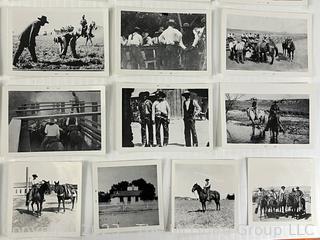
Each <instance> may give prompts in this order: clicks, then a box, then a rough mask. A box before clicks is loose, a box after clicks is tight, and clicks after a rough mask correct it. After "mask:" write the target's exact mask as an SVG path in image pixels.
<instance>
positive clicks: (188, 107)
mask: <svg viewBox="0 0 320 240" xmlns="http://www.w3.org/2000/svg"><path fill="white" fill-rule="evenodd" d="M190 95H191V93H190V91H188V90H186V91H184V92H183V93H182V96H183V97H184V98H185V100H184V101H183V122H184V137H185V141H186V146H187V147H191V146H192V145H193V146H194V147H198V137H197V131H196V127H195V122H196V120H195V117H196V116H197V115H198V114H199V113H200V112H201V107H200V106H199V104H198V102H197V101H196V100H194V99H191V98H190ZM191 137H192V144H191Z"/></svg>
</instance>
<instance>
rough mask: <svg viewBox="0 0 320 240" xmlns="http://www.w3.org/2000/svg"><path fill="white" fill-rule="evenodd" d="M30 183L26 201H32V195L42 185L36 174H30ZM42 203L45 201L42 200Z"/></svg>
mask: <svg viewBox="0 0 320 240" xmlns="http://www.w3.org/2000/svg"><path fill="white" fill-rule="evenodd" d="M30 182H31V188H30V190H29V192H28V194H27V196H28V201H31V200H32V197H33V195H34V194H36V192H37V191H38V189H39V187H40V186H41V184H42V181H39V179H38V175H37V174H32V179H31V181H30ZM43 201H45V199H43Z"/></svg>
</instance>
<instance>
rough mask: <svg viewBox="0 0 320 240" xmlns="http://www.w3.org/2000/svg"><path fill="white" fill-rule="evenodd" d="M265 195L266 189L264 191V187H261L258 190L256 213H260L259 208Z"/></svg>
mask: <svg viewBox="0 0 320 240" xmlns="http://www.w3.org/2000/svg"><path fill="white" fill-rule="evenodd" d="M263 195H264V191H263V189H262V187H259V188H258V191H257V207H256V209H255V211H254V212H255V213H258V209H259V207H260V203H261V200H262V197H263Z"/></svg>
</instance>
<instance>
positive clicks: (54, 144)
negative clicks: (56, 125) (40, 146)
mask: <svg viewBox="0 0 320 240" xmlns="http://www.w3.org/2000/svg"><path fill="white" fill-rule="evenodd" d="M44 149H45V151H64V146H63V144H62V142H61V141H60V140H59V139H58V138H52V140H48V142H47V144H46V145H45V146H44Z"/></svg>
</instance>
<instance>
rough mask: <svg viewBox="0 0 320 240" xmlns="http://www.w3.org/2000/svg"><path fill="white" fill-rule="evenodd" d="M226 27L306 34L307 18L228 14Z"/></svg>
mask: <svg viewBox="0 0 320 240" xmlns="http://www.w3.org/2000/svg"><path fill="white" fill-rule="evenodd" d="M227 29H238V30H246V31H249V30H251V31H268V32H278V33H281V32H287V33H295V34H301V33H304V34H306V33H307V20H305V19H295V18H278V17H264V16H263V17H261V16H249V15H248V16H244V15H236V14H229V15H228V17H227Z"/></svg>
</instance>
